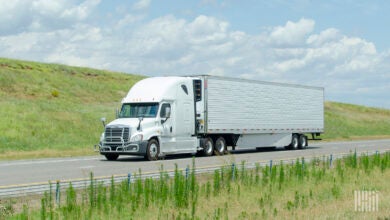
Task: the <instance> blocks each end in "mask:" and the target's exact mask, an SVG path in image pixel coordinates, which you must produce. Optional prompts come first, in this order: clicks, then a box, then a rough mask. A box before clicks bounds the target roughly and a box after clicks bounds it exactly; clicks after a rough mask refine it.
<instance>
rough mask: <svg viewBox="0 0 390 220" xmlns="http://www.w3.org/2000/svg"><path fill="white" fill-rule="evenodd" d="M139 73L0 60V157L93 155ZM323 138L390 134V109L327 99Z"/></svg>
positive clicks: (386, 136)
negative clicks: (105, 125)
mask: <svg viewBox="0 0 390 220" xmlns="http://www.w3.org/2000/svg"><path fill="white" fill-rule="evenodd" d="M142 78H144V77H143V76H138V75H130V74H124V73H115V72H110V71H103V70H95V69H90V68H79V67H70V66H65V65H57V64H44V63H36V62H27V61H19V60H10V59H3V58H0V115H1V117H0V160H4V159H21V158H37V157H60V156H75V155H91V154H94V153H93V150H92V146H93V145H94V144H96V143H97V142H98V140H99V137H100V134H101V132H102V125H101V122H100V120H99V119H100V118H101V117H106V118H107V120H108V121H110V120H112V119H113V118H114V116H115V109H116V108H118V107H119V105H120V101H121V99H122V98H123V97H124V96H125V95H126V93H127V92H128V90H129V88H130V87H131V86H132V85H133V84H134V83H135V82H137V81H139V80H141V79H142ZM325 131H326V133H325V135H324V136H323V138H324V139H325V140H334V139H356V138H389V137H390V133H389V131H390V110H384V109H376V108H368V107H363V106H356V105H349V104H341V103H334V102H327V103H326V104H325Z"/></svg>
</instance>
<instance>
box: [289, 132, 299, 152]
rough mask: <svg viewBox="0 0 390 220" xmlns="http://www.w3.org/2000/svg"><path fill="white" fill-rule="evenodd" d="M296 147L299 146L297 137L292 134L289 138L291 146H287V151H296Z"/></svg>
mask: <svg viewBox="0 0 390 220" xmlns="http://www.w3.org/2000/svg"><path fill="white" fill-rule="evenodd" d="M298 145H299V140H298V135H297V134H293V135H292V138H291V144H290V146H289V149H292V150H296V149H298Z"/></svg>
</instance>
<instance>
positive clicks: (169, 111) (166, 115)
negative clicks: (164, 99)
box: [165, 107, 171, 119]
mask: <svg viewBox="0 0 390 220" xmlns="http://www.w3.org/2000/svg"><path fill="white" fill-rule="evenodd" d="M165 117H166V118H167V119H168V118H169V117H171V108H170V107H166V108H165Z"/></svg>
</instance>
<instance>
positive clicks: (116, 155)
mask: <svg viewBox="0 0 390 220" xmlns="http://www.w3.org/2000/svg"><path fill="white" fill-rule="evenodd" d="M104 156H105V157H106V159H107V160H109V161H113V160H116V159H118V157H119V154H105V155H104Z"/></svg>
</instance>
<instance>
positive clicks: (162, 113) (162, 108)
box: [160, 103, 171, 118]
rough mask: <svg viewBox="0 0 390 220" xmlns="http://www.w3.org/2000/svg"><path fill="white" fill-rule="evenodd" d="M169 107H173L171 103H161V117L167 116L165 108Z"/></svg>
mask: <svg viewBox="0 0 390 220" xmlns="http://www.w3.org/2000/svg"><path fill="white" fill-rule="evenodd" d="M167 107H169V108H171V104H169V103H164V104H162V105H161V111H160V118H165V115H166V112H165V110H166V109H167Z"/></svg>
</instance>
